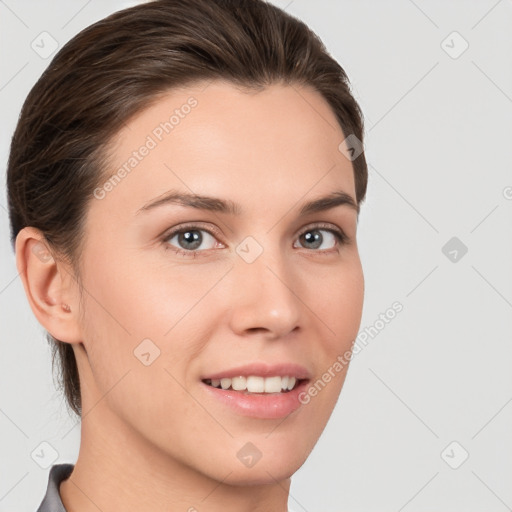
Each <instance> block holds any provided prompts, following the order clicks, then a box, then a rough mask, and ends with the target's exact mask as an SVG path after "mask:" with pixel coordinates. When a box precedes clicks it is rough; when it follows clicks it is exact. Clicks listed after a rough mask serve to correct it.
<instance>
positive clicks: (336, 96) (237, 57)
mask: <svg viewBox="0 0 512 512" xmlns="http://www.w3.org/2000/svg"><path fill="white" fill-rule="evenodd" d="M214 79H221V80H227V81H230V82H232V83H233V84H234V85H237V86H240V87H242V88H247V89H254V90H259V89H261V88H263V87H265V86H266V85H270V84H274V83H284V84H292V85H294V84H296V85H309V86H312V87H313V88H314V89H316V90H317V91H318V92H319V93H320V94H321V95H322V96H323V97H324V99H325V100H326V101H327V103H328V104H329V105H330V107H331V108H332V110H333V112H334V114H335V116H336V118H337V120H338V121H339V124H340V127H341V129H342V131H343V134H344V135H345V137H347V136H348V135H350V134H353V135H355V136H356V137H357V138H358V139H359V140H360V141H362V140H363V118H362V113H361V110H360V108H359V105H358V104H357V102H356V100H355V99H354V97H353V96H352V94H351V91H350V84H349V80H348V78H347V76H346V74H345V72H344V70H343V68H342V67H341V66H340V65H339V64H338V63H337V62H336V61H335V60H334V59H333V58H332V57H331V56H330V55H329V54H328V52H327V50H326V48H325V46H324V45H323V43H322V42H321V41H320V39H319V38H318V37H317V36H316V35H315V34H314V33H313V32H312V31H311V30H310V29H309V28H308V27H307V26H306V25H305V24H304V23H303V22H301V21H300V20H298V19H296V18H295V17H293V16H291V15H289V14H287V13H285V12H284V11H283V10H281V9H279V8H277V7H275V6H273V5H271V4H269V3H266V2H265V1H263V0H157V1H152V2H148V3H144V4H141V5H138V6H135V7H131V8H129V9H125V10H122V11H118V12H116V13H114V14H112V15H111V16H109V17H107V18H105V19H103V20H100V21H99V22H97V23H95V24H93V25H91V26H90V27H88V28H86V29H84V30H83V31H82V32H80V33H79V34H78V35H76V36H75V37H74V38H73V39H71V40H70V41H69V42H68V43H67V44H66V45H65V46H64V47H63V48H62V49H61V50H60V51H59V52H58V53H57V54H56V55H55V57H54V58H53V60H52V62H51V63H50V65H49V66H48V68H47V69H46V70H45V72H44V73H43V74H42V76H41V77H40V78H39V80H38V81H37V83H36V84H35V85H34V87H33V88H32V90H31V91H30V93H29V95H28V96H27V99H26V100H25V103H24V105H23V108H22V111H21V114H20V117H19V121H18V124H17V127H16V130H15V132H14V135H13V138H12V143H11V149H10V156H9V162H8V169H7V190H8V203H9V215H10V222H11V242H12V243H13V244H14V243H15V240H16V236H17V234H18V233H19V231H20V230H21V229H22V228H24V227H26V226H33V227H35V228H37V229H39V230H41V232H42V233H43V235H44V237H45V239H46V241H47V242H48V245H49V247H50V248H51V250H52V252H54V254H58V255H59V256H60V257H62V258H64V259H66V260H67V261H68V262H69V263H70V264H71V265H72V268H73V269H74V271H75V275H76V277H77V279H78V280H79V271H78V270H79V265H78V263H79V257H80V252H81V245H82V242H83V228H84V225H83V223H84V218H85V215H84V214H85V212H86V210H87V206H88V204H89V201H91V199H92V198H93V191H94V189H95V188H96V187H97V186H98V185H100V184H101V182H102V180H103V179H104V175H105V165H104V164H105V162H106V158H107V148H108V143H109V141H110V140H111V139H112V138H113V136H114V135H116V133H117V132H118V131H119V130H120V128H121V127H122V125H123V124H124V123H126V122H127V120H129V119H130V118H131V117H132V116H134V115H135V114H137V113H139V112H140V111H142V110H143V109H145V108H147V107H148V106H149V105H150V104H151V102H152V101H155V99H157V98H158V96H159V95H160V94H161V93H164V92H166V91H169V90H171V89H172V88H174V87H182V86H186V85H188V84H193V83H194V82H198V81H202V80H214ZM340 142H341V141H340ZM352 165H353V168H354V179H355V189H356V201H357V203H358V204H360V203H361V202H362V201H363V200H364V197H365V194H366V187H367V180H368V170H367V165H366V160H365V156H364V152H363V153H361V155H360V156H358V157H357V158H356V159H354V160H353V161H352ZM47 340H48V342H49V343H50V346H51V348H52V367H53V368H54V369H55V363H56V362H57V363H58V369H59V373H58V379H59V384H60V387H61V388H62V390H63V392H64V396H65V399H66V402H67V405H68V407H69V408H70V409H71V411H73V412H74V413H76V414H77V415H78V416H81V412H82V410H81V396H80V380H79V375H78V369H77V365H76V360H75V356H74V352H73V348H72V345H71V344H69V343H65V342H62V341H59V340H56V339H55V338H53V337H52V336H51V335H50V334H49V333H47Z"/></svg>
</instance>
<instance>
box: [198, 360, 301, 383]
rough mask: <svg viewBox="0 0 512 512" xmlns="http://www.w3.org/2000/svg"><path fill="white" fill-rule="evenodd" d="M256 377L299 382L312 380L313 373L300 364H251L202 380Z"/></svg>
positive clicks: (212, 374)
mask: <svg viewBox="0 0 512 512" xmlns="http://www.w3.org/2000/svg"><path fill="white" fill-rule="evenodd" d="M250 375H256V376H258V377H285V376H287V375H288V376H289V377H295V378H296V379H297V380H303V379H311V373H310V372H309V371H308V370H307V369H306V368H305V367H304V366H301V365H299V364H294V363H278V364H267V363H251V364H247V365H244V366H237V367H235V368H229V369H227V370H222V371H218V372H215V373H209V374H208V375H204V376H202V377H201V380H206V379H222V378H227V379H232V378H233V377H249V376H250Z"/></svg>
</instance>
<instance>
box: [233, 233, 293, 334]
mask: <svg viewBox="0 0 512 512" xmlns="http://www.w3.org/2000/svg"><path fill="white" fill-rule="evenodd" d="M287 256H288V255H286V254H285V253H283V252H282V250H281V247H279V245H278V244H275V246H271V245H270V238H267V239H266V244H265V246H263V244H261V243H258V242H256V241H255V240H254V239H252V240H251V237H248V239H246V240H244V241H243V242H242V243H241V244H239V246H238V247H237V258H236V260H235V265H234V268H233V279H234V286H235V288H236V291H235V293H233V300H232V304H231V311H232V315H231V322H232V328H233V330H235V331H237V332H238V333H242V332H243V331H247V330H248V329H252V330H254V329H262V330H266V331H270V332H272V335H273V336H274V337H278V336H284V335H286V334H287V333H288V332H291V331H292V330H293V329H294V328H295V327H296V326H298V325H299V321H300V313H301V301H300V300H299V297H298V295H297V292H296V291H295V288H296V287H297V286H296V285H297V281H296V280H295V279H294V275H293V267H292V265H291V264H290V262H289V261H287V260H286V258H287Z"/></svg>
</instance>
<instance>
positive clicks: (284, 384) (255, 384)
mask: <svg viewBox="0 0 512 512" xmlns="http://www.w3.org/2000/svg"><path fill="white" fill-rule="evenodd" d="M203 382H204V383H205V384H208V385H209V386H212V387H214V388H220V389H224V390H229V389H231V390H233V391H240V392H245V394H250V393H287V392H289V391H291V390H293V389H294V388H295V387H296V385H298V383H299V379H296V378H295V377H293V376H289V375H285V376H283V377H280V376H274V377H261V376H258V375H249V376H247V377H244V376H239V377H232V378H229V377H223V378H221V379H205V380H204V381H203Z"/></svg>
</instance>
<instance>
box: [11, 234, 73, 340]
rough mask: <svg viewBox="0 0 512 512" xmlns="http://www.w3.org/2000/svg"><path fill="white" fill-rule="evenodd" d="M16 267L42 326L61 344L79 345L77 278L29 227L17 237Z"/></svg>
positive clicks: (31, 305)
mask: <svg viewBox="0 0 512 512" xmlns="http://www.w3.org/2000/svg"><path fill="white" fill-rule="evenodd" d="M16 267H17V269H18V273H19V275H20V277H21V280H22V282H23V287H24V289H25V294H26V295H27V299H28V302H29V304H30V307H31V309H32V311H33V313H34V315H35V316H36V318H37V320H38V321H39V323H40V324H41V325H42V326H43V327H44V328H45V329H46V330H47V331H48V332H49V333H50V334H51V335H52V336H53V337H54V338H56V339H58V340H61V341H64V342H68V343H78V342H80V341H81V334H80V328H79V324H78V318H77V309H78V307H77V305H78V300H77V296H76V290H77V287H76V286H75V278H74V276H73V274H72V273H71V272H70V271H69V270H68V269H67V268H66V266H65V264H64V262H62V261H59V260H57V259H56V258H55V257H54V254H52V251H51V250H50V247H49V245H48V243H47V241H46V240H45V238H44V235H43V234H42V233H41V231H40V230H38V229H36V228H33V227H26V228H23V229H22V230H21V231H20V232H19V233H18V236H17V237H16Z"/></svg>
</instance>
